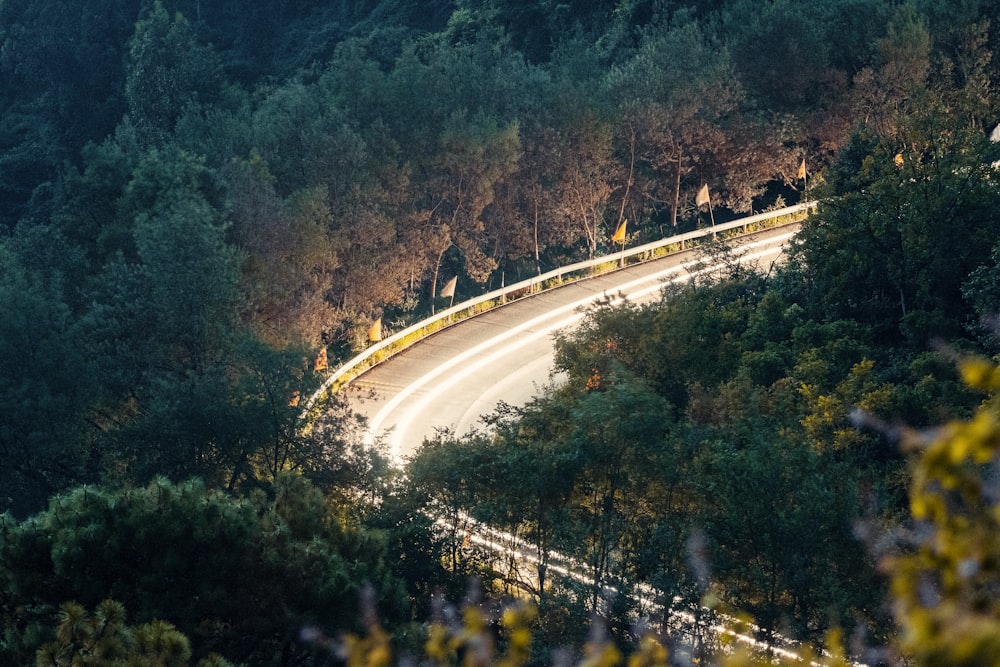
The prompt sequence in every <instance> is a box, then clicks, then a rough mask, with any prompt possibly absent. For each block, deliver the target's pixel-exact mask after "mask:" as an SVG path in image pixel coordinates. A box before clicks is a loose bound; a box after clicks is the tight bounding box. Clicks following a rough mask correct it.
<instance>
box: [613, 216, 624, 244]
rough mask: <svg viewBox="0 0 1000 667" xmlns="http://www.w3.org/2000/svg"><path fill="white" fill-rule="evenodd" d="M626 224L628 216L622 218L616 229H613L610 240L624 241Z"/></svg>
mask: <svg viewBox="0 0 1000 667" xmlns="http://www.w3.org/2000/svg"><path fill="white" fill-rule="evenodd" d="M626 225H628V218H625V219H624V220H622V224H620V225H618V229H616V230H615V233H614V236H612V237H611V240H612V241H614V242H615V243H625V226H626Z"/></svg>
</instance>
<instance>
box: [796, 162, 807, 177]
mask: <svg viewBox="0 0 1000 667" xmlns="http://www.w3.org/2000/svg"><path fill="white" fill-rule="evenodd" d="M805 177H806V159H805V158H802V164H800V165H799V173H798V179H799V180H802V179H804V178H805Z"/></svg>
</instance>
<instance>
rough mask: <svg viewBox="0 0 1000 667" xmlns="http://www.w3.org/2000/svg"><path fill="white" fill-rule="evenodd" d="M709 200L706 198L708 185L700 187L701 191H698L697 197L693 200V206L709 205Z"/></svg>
mask: <svg viewBox="0 0 1000 667" xmlns="http://www.w3.org/2000/svg"><path fill="white" fill-rule="evenodd" d="M709 202H710V200H709V198H708V183H706V184H705V185H703V186H701V190H698V196H697V197H695V198H694V204H695V206H704V205H705V204H709Z"/></svg>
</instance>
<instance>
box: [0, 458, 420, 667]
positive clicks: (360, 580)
mask: <svg viewBox="0 0 1000 667" xmlns="http://www.w3.org/2000/svg"><path fill="white" fill-rule="evenodd" d="M337 511H338V508H337V507H329V506H327V502H326V501H325V500H324V498H323V495H322V494H321V493H320V492H319V491H318V490H317V489H316V488H315V487H312V486H311V485H309V484H308V483H306V482H304V481H303V480H302V479H301V478H295V477H290V476H285V477H282V478H281V479H280V480H279V481H278V484H277V485H276V496H275V497H274V498H273V499H265V498H263V497H257V496H253V497H251V498H248V499H242V500H241V499H237V498H233V497H230V496H228V495H226V494H223V493H221V492H213V491H208V490H206V489H205V487H204V485H203V484H201V483H200V482H188V483H184V484H180V485H173V484H170V483H169V482H167V481H165V480H162V479H161V480H156V481H154V482H153V483H151V484H150V485H149V486H148V487H146V488H143V489H125V490H122V491H104V490H101V489H92V488H87V487H84V488H79V489H76V490H74V491H72V492H69V493H67V494H60V495H57V496H54V497H53V499H52V501H51V502H50V504H49V508H48V509H47V510H46V511H45V512H42V513H41V514H38V515H36V516H34V517H32V518H31V519H29V520H27V521H24V522H20V523H19V522H15V521H13V520H12V519H11V517H10V516H5V517H4V518H3V527H2V529H0V530H2V533H0V563H2V564H3V565H2V573H3V579H2V587H0V600H2V605H3V608H4V609H5V614H10V615H11V616H12V618H9V619H8V623H9V624H10V625H9V628H10V629H13V628H16V631H17V635H18V639H19V640H20V641H12V642H9V643H7V644H6V646H5V649H6V651H7V654H6V657H5V659H4V662H5V663H7V664H16V663H22V664H23V663H24V662H27V660H26V658H29V657H30V656H31V655H32V654H33V653H34V650H35V648H37V645H34V644H33V640H37V638H38V637H40V636H44V628H45V627H47V626H48V624H49V623H51V621H52V619H53V617H54V616H55V614H56V612H57V611H58V610H59V607H60V605H61V604H62V603H63V602H64V601H67V600H73V601H75V602H77V603H79V604H82V605H83V606H84V607H86V608H93V607H96V606H97V605H99V604H100V603H101V602H102V601H103V600H104V599H106V598H112V599H114V600H115V601H116V602H118V603H121V604H122V605H124V607H125V608H126V609H128V610H129V613H130V614H131V615H132V616H133V617H134V618H136V619H138V620H140V621H142V622H144V623H149V622H152V621H153V620H155V619H160V620H163V619H169V621H170V623H172V624H173V625H175V626H176V628H177V630H179V631H180V632H181V633H183V634H184V635H186V636H187V637H188V638H189V639H190V640H191V641H192V643H193V645H194V648H195V649H196V650H197V651H198V654H199V655H201V656H204V655H205V654H206V653H207V652H209V651H214V652H217V653H219V654H222V655H224V656H226V657H227V658H229V659H230V660H233V661H236V662H241V663H246V664H268V663H271V662H274V661H276V660H277V659H278V656H281V655H285V656H286V658H285V659H286V660H288V659H290V658H288V656H293V655H294V654H295V653H296V652H297V651H298V649H297V648H296V647H297V642H296V639H297V633H298V632H299V630H300V629H301V628H303V627H306V626H310V625H320V624H321V625H323V626H325V627H330V628H354V627H355V624H356V619H357V618H358V617H359V614H358V604H359V599H360V597H359V593H360V590H361V588H362V587H363V586H364V585H366V584H368V585H371V586H373V587H374V588H375V589H376V590H378V591H379V592H380V596H381V602H382V604H381V605H380V609H381V611H382V612H383V613H384V614H387V615H388V617H390V618H392V617H395V618H396V619H399V618H400V615H401V614H402V615H403V617H404V618H405V613H406V612H405V610H406V603H405V592H404V590H403V588H402V584H401V582H399V580H397V579H395V578H394V577H393V575H392V574H391V573H390V571H389V569H388V566H387V564H386V562H385V557H386V550H385V546H384V545H383V544H382V542H381V541H380V538H378V537H377V536H376V535H374V534H372V533H369V532H368V531H366V530H364V529H359V528H357V527H351V526H349V525H347V523H346V522H345V521H344V519H343V518H342V517H340V516H338V513H337ZM248 638H253V639H252V640H249V639H248Z"/></svg>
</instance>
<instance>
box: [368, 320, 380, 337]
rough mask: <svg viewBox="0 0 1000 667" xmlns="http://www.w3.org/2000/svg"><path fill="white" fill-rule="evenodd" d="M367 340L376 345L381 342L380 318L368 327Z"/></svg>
mask: <svg viewBox="0 0 1000 667" xmlns="http://www.w3.org/2000/svg"><path fill="white" fill-rule="evenodd" d="M368 340H369V342H372V343H377V342H379V341H380V340H382V318H381V317H380V318H378V319H377V320H375V322H373V323H372V325H371V326H370V327H368Z"/></svg>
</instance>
